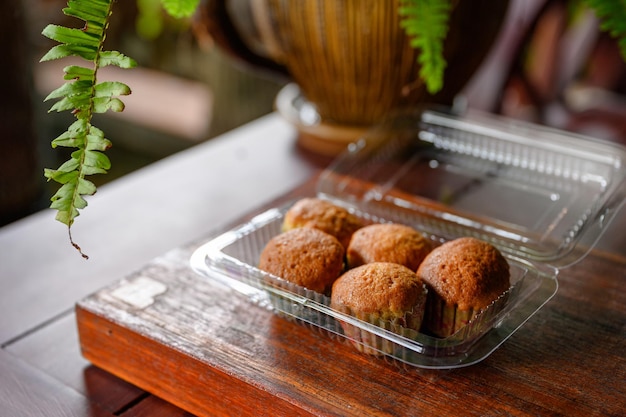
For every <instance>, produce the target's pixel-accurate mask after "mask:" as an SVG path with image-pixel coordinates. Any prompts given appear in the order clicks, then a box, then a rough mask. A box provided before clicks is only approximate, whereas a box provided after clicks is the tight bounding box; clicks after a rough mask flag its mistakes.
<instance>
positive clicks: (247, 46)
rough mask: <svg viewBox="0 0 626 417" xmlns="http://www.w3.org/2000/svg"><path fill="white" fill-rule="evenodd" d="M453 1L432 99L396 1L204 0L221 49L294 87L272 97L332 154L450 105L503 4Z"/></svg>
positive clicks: (312, 142) (311, 142)
mask: <svg viewBox="0 0 626 417" xmlns="http://www.w3.org/2000/svg"><path fill="white" fill-rule="evenodd" d="M453 3H454V4H453V14H452V16H451V20H450V31H449V34H448V37H447V39H446V43H445V48H444V55H445V57H446V59H447V62H448V67H447V69H446V73H445V79H444V88H443V90H442V91H440V92H439V93H438V94H436V95H435V96H432V95H430V94H428V92H427V91H426V89H425V86H424V85H423V83H421V81H419V77H418V73H419V69H420V68H419V64H418V63H417V62H416V56H417V55H416V51H415V50H414V49H413V48H411V46H410V45H409V39H408V38H407V37H406V35H405V34H404V32H403V30H402V29H401V28H400V25H399V22H400V17H399V16H398V13H397V8H398V2H397V1H396V0H297V1H294V0H261V1H259V0H230V1H229V0H227V1H224V0H208V1H205V3H204V8H203V12H204V18H205V22H206V23H207V25H206V27H207V28H208V31H209V33H210V34H211V35H212V36H213V38H214V39H215V41H216V43H217V44H218V45H219V46H221V47H222V48H224V49H225V50H227V51H228V52H230V53H231V54H232V55H233V56H235V57H237V58H239V59H242V60H244V61H245V62H247V63H248V64H251V65H254V66H255V67H258V68H263V69H267V70H270V71H272V72H275V73H278V74H283V75H286V76H288V77H289V78H290V79H292V80H293V81H294V82H295V83H296V84H297V86H298V87H299V91H298V90H297V89H293V88H291V89H289V90H286V91H284V92H283V94H282V97H281V96H279V100H278V101H277V106H278V109H279V111H280V112H281V113H283V114H284V115H286V116H287V117H289V118H290V119H291V120H292V121H293V122H294V123H295V124H296V125H297V126H298V127H299V129H300V131H301V134H302V135H301V139H302V143H303V144H304V145H305V146H307V147H309V148H314V149H315V150H316V151H318V152H322V153H336V152H337V151H338V150H341V149H342V148H343V147H345V145H346V144H347V143H348V142H350V141H352V140H354V139H355V137H358V135H360V134H361V132H362V131H363V130H364V129H366V128H367V127H368V126H370V125H371V124H372V123H375V122H377V121H378V120H380V119H381V118H382V117H384V116H385V115H386V114H388V113H389V112H391V111H394V110H397V109H400V108H403V107H410V106H413V105H415V104H417V103H423V102H429V103H439V104H449V103H451V101H452V99H453V98H454V96H455V95H456V94H457V93H458V92H459V91H460V90H461V89H462V88H463V86H464V85H465V84H466V82H467V81H468V80H469V79H470V77H471V76H472V74H473V73H474V72H475V70H476V69H477V67H478V66H479V64H480V63H481V62H482V60H483V58H484V56H485V55H486V53H487V52H488V50H489V47H490V46H491V45H492V43H493V40H494V38H495V36H496V35H497V33H498V31H499V28H500V25H501V22H502V21H503V18H504V16H505V14H506V10H507V6H508V1H501V0H498V1H493V0H471V1H469V0H466V1H457V2H453ZM299 93H301V95H300V94H299ZM312 109H314V110H315V115H316V116H317V117H311V113H312ZM320 140H321V142H320V143H317V142H319V141H320Z"/></svg>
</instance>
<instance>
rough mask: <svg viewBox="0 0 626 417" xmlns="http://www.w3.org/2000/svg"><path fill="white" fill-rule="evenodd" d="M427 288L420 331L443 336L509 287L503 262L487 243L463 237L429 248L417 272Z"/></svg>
mask: <svg viewBox="0 0 626 417" xmlns="http://www.w3.org/2000/svg"><path fill="white" fill-rule="evenodd" d="M417 275H418V276H419V277H420V278H421V279H422V280H423V281H424V283H425V284H426V287H427V288H428V301H427V303H426V313H425V317H424V325H423V329H424V330H425V331H426V332H428V333H431V334H433V335H435V336H438V337H447V336H450V335H452V334H454V333H455V332H456V331H458V330H459V329H461V328H462V327H464V326H465V325H466V324H467V323H469V322H470V321H471V320H472V319H473V318H474V317H476V316H477V315H478V314H479V313H480V312H481V311H482V310H484V309H486V308H487V307H488V306H490V304H492V303H493V302H494V301H495V300H496V299H498V298H500V297H501V296H504V294H505V293H506V291H507V290H508V289H509V287H510V272H509V264H508V262H507V260H506V259H505V258H504V256H502V254H501V253H500V251H499V250H498V249H497V248H496V247H495V246H493V245H491V244H490V243H487V242H484V241H482V240H479V239H476V238H472V237H463V238H458V239H455V240H451V241H448V242H446V243H444V244H443V245H441V246H439V247H437V248H435V249H433V251H432V252H430V253H429V254H428V255H427V256H426V258H425V259H424V261H423V262H422V264H421V265H420V267H419V268H418V270H417Z"/></svg>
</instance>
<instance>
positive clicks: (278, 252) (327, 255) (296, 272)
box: [259, 228, 345, 293]
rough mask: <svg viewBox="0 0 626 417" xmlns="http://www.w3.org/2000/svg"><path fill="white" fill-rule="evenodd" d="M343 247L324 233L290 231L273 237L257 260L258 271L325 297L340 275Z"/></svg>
mask: <svg viewBox="0 0 626 417" xmlns="http://www.w3.org/2000/svg"><path fill="white" fill-rule="evenodd" d="M344 252H345V250H344V247H343V246H342V245H341V243H339V241H338V240H337V239H336V238H335V237H334V236H331V235H329V234H328V233H325V232H322V231H321V230H317V229H312V228H298V229H293V230H290V231H287V232H284V233H281V234H279V235H276V236H274V237H273V238H272V239H270V241H269V242H268V243H267V244H266V245H265V247H264V248H263V251H262V252H261V255H260V258H259V269H261V270H263V271H265V272H269V273H270V274H273V275H276V276H278V277H280V278H282V279H284V280H286V281H289V282H291V283H293V284H296V285H299V286H301V287H305V288H307V289H309V290H312V291H315V292H318V293H326V292H328V290H330V287H331V286H332V284H333V282H334V281H335V280H336V279H337V278H338V277H339V275H340V274H341V272H342V271H343V260H344Z"/></svg>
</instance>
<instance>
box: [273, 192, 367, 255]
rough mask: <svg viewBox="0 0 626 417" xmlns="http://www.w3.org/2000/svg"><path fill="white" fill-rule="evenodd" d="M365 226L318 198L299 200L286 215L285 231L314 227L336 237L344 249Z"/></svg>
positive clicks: (335, 206) (338, 208)
mask: <svg viewBox="0 0 626 417" xmlns="http://www.w3.org/2000/svg"><path fill="white" fill-rule="evenodd" d="M362 226H363V223H362V222H361V220H360V219H359V218H358V217H357V216H355V215H354V214H352V213H350V212H349V211H348V210H346V209H345V208H343V207H340V206H337V205H335V204H332V203H331V202H329V201H326V200H321V199H318V198H303V199H301V200H298V201H297V202H296V203H295V204H294V205H293V206H291V208H290V209H289V210H288V211H287V213H285V219H284V221H283V231H287V230H291V229H295V228H297V227H312V228H315V229H319V230H322V231H324V232H326V233H328V234H330V235H333V236H335V237H336V238H337V239H338V240H339V242H340V243H341V244H342V245H343V247H344V248H347V247H348V243H349V242H350V238H351V236H352V234H353V233H354V232H355V231H356V230H357V229H359V228H360V227H362Z"/></svg>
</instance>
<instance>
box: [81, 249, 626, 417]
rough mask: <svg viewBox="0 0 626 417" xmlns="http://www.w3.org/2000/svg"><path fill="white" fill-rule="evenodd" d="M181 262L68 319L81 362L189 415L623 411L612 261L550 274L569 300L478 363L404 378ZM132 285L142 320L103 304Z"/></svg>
mask: <svg viewBox="0 0 626 417" xmlns="http://www.w3.org/2000/svg"><path fill="white" fill-rule="evenodd" d="M190 253H191V248H187V249H179V250H175V251H172V252H170V253H168V254H167V255H165V256H163V257H160V258H158V259H156V260H155V261H154V262H152V263H150V264H148V265H147V266H146V267H145V268H143V269H142V270H140V271H138V272H136V273H135V274H133V275H131V276H129V277H128V278H127V279H126V280H123V281H120V282H118V283H116V284H114V285H113V286H110V287H107V288H106V289H103V290H101V291H99V292H98V293H96V294H94V295H93V296H91V297H88V298H87V299H85V300H83V301H81V302H80V303H79V305H78V307H77V320H78V326H79V335H80V340H81V345H82V348H83V353H84V354H85V356H86V357H87V358H88V359H89V360H90V361H92V362H93V363H94V364H96V365H97V366H101V367H102V368H104V369H107V370H109V371H110V372H112V373H114V374H116V375H118V376H120V377H121V378H123V379H125V380H128V381H130V382H132V383H134V384H137V385H138V386H140V387H142V388H143V389H146V390H147V391H150V392H152V393H154V394H155V395H158V396H159V397H162V398H164V399H166V400H167V401H170V402H172V403H174V404H176V405H178V406H180V407H181V408H183V409H186V410H188V411H190V412H192V413H195V414H198V415H228V414H229V413H231V412H232V410H233V409H236V410H237V413H238V414H239V415H294V413H295V414H297V415H302V414H303V413H304V414H306V413H310V414H315V415H359V416H360V415H396V416H398V415H407V414H408V415H414V414H425V415H429V414H432V415H442V416H443V415H459V412H460V410H462V412H463V414H465V415H483V414H485V413H491V414H522V413H530V414H535V415H546V414H559V413H564V412H566V413H567V414H568V415H585V416H587V415H619V414H620V413H621V412H622V411H623V410H624V409H626V388H625V387H624V385H623V381H624V379H625V378H626V375H625V370H626V354H625V353H624V351H623V349H621V348H620V346H623V341H624V338H623V337H624V335H623V330H622V326H623V323H624V322H626V311H625V307H624V306H625V305H626V295H625V294H624V292H623V291H619V290H618V288H620V287H623V285H624V277H623V271H624V270H625V268H626V261H624V260H623V258H616V260H612V261H611V260H607V259H606V258H603V257H597V256H596V255H595V254H593V253H592V255H591V256H589V257H588V258H587V259H586V260H585V261H583V262H581V263H580V264H578V265H577V266H575V267H574V268H572V269H571V270H568V272H567V273H563V276H562V287H569V288H568V289H567V290H565V291H563V292H561V293H559V294H558V295H557V296H556V297H555V299H554V300H553V301H552V302H550V303H549V304H548V305H547V306H546V307H545V308H544V309H542V310H541V311H540V312H539V313H537V314H536V315H535V316H534V317H533V318H532V319H531V320H530V321H529V322H528V323H527V324H526V325H525V326H524V327H523V328H522V329H521V330H520V331H519V332H518V333H516V334H515V335H513V336H512V338H511V339H510V340H509V341H507V342H506V343H505V344H504V345H503V346H502V347H501V348H500V349H499V350H498V351H496V352H495V353H494V354H493V355H492V356H490V357H489V358H488V359H487V360H485V361H483V362H482V363H480V364H478V365H475V366H471V367H468V368H462V369H458V370H452V371H427V370H409V371H406V370H399V369H397V368H396V367H395V366H394V365H391V364H388V363H386V362H385V361H383V360H379V359H372V358H370V357H367V356H363V355H361V354H359V353H357V352H356V351H355V350H354V349H352V348H351V347H350V346H348V345H345V344H343V343H340V342H338V341H334V340H330V339H329V338H327V337H326V336H325V335H322V334H318V333H316V332H313V331H310V329H308V328H306V327H303V326H300V325H298V324H295V323H292V322H289V321H286V320H284V319H282V318H280V317H277V316H275V315H273V314H272V313H271V312H269V311H267V310H265V309H263V308H260V307H258V306H255V305H253V304H251V303H250V302H249V301H248V300H247V299H245V298H244V297H242V296H240V295H239V294H235V293H233V292H232V291H231V290H229V289H226V288H224V287H222V286H221V285H219V284H216V283H213V282H211V281H209V280H207V279H205V278H202V277H198V276H197V275H196V274H194V273H193V272H192V271H191V270H190V269H189V267H188V265H187V264H188V258H189V255H190ZM619 259H621V261H620V260H619ZM620 274H622V275H620ZM616 278H617V279H616ZM137 279H148V280H153V281H154V282H157V283H160V284H162V285H164V286H165V287H167V290H166V292H165V293H163V294H161V295H159V296H158V297H157V298H156V301H155V302H154V303H153V304H151V305H150V306H148V307H145V308H137V307H133V306H131V305H129V304H126V303H125V302H124V301H122V300H120V299H119V298H116V296H115V295H114V294H115V292H116V290H117V289H118V288H120V287H121V286H125V285H128V283H131V282H133V281H134V280H137ZM599 341H601V342H599ZM282 413H286V414H282Z"/></svg>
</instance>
